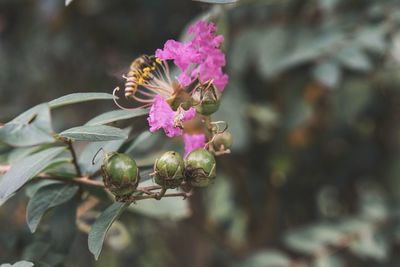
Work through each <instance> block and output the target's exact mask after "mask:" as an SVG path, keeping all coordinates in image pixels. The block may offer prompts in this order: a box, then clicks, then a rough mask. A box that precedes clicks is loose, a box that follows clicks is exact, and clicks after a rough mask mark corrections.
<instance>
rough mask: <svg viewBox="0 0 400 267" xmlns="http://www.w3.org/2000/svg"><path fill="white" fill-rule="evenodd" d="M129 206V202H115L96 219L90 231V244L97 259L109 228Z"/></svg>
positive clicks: (90, 248) (91, 250)
mask: <svg viewBox="0 0 400 267" xmlns="http://www.w3.org/2000/svg"><path fill="white" fill-rule="evenodd" d="M128 206H129V204H127V203H120V202H115V203H114V204H112V205H111V206H110V207H108V208H107V209H106V210H105V211H104V212H103V213H102V214H101V215H100V216H99V217H98V218H97V220H96V221H95V223H94V224H93V226H92V229H91V230H90V232H89V238H88V245H89V250H90V252H91V253H92V254H93V255H94V257H95V258H96V260H97V259H98V258H99V255H100V252H101V249H102V247H103V242H104V239H105V237H106V234H107V231H108V229H110V227H111V225H112V224H113V222H114V221H115V220H117V219H118V217H119V216H120V215H121V214H122V212H123V211H124V210H125V209H126V208H127V207H128Z"/></svg>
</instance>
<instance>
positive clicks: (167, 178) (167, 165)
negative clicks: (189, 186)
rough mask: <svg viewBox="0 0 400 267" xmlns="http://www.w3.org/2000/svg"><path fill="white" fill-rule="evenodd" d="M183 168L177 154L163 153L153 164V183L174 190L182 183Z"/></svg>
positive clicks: (172, 152)
mask: <svg viewBox="0 0 400 267" xmlns="http://www.w3.org/2000/svg"><path fill="white" fill-rule="evenodd" d="M184 168H185V166H184V163H183V159H182V156H181V155H180V154H179V153H178V152H175V151H168V152H165V153H164V154H163V155H162V156H161V157H160V158H159V159H157V160H156V162H155V164H154V181H155V182H156V183H157V184H158V185H161V186H162V187H164V188H176V187H178V186H179V185H180V184H181V183H182V181H183V170H184Z"/></svg>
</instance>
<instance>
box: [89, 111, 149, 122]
mask: <svg viewBox="0 0 400 267" xmlns="http://www.w3.org/2000/svg"><path fill="white" fill-rule="evenodd" d="M148 113H149V110H148V109H135V110H113V111H110V112H106V113H103V114H101V115H99V116H97V117H94V118H93V119H91V120H90V121H88V122H87V123H86V125H101V124H107V123H110V122H114V121H120V120H126V119H132V118H135V117H139V116H143V115H146V114H148Z"/></svg>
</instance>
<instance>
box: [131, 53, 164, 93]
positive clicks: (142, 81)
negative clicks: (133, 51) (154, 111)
mask: <svg viewBox="0 0 400 267" xmlns="http://www.w3.org/2000/svg"><path fill="white" fill-rule="evenodd" d="M160 66H161V61H160V59H158V58H157V57H155V56H148V55H141V56H140V57H138V58H136V59H135V60H134V61H133V62H132V64H131V65H130V68H129V72H128V73H127V74H126V75H125V76H124V78H125V79H126V82H125V97H127V98H131V97H132V96H133V95H135V93H136V92H137V90H138V87H139V86H141V85H146V84H148V83H149V82H150V81H151V80H152V79H153V78H154V72H156V71H159V68H160Z"/></svg>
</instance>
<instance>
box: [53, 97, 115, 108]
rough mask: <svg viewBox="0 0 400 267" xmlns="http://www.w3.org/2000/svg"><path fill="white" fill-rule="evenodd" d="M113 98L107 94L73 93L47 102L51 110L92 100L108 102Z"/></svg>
mask: <svg viewBox="0 0 400 267" xmlns="http://www.w3.org/2000/svg"><path fill="white" fill-rule="evenodd" d="M110 99H113V96H112V95H111V94H108V93H74V94H69V95H65V96H62V97H60V98H57V99H54V100H52V101H50V102H49V105H50V107H51V108H58V107H62V106H66V105H71V104H75V103H81V102H87V101H92V100H110Z"/></svg>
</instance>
